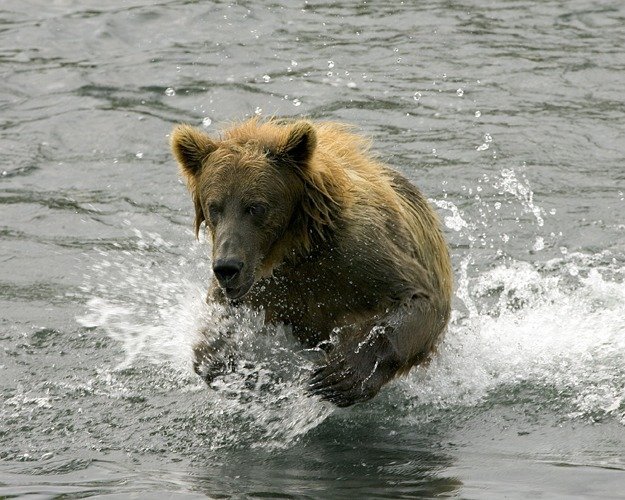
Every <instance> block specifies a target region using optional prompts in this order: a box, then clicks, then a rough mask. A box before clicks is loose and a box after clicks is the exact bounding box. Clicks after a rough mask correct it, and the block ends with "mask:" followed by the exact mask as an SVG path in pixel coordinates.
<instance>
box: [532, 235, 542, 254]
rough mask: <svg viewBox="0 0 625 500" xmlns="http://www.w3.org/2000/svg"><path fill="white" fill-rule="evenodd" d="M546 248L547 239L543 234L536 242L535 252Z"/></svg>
mask: <svg viewBox="0 0 625 500" xmlns="http://www.w3.org/2000/svg"><path fill="white" fill-rule="evenodd" d="M544 248H545V240H544V238H543V237H542V236H538V237H537V238H536V241H535V242H534V246H533V249H534V251H535V252H540V251H541V250H543V249H544Z"/></svg>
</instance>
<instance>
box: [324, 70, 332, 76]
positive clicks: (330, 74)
mask: <svg viewBox="0 0 625 500" xmlns="http://www.w3.org/2000/svg"><path fill="white" fill-rule="evenodd" d="M333 74H334V73H332V71H328V72H327V73H326V75H327V76H332V75H333Z"/></svg>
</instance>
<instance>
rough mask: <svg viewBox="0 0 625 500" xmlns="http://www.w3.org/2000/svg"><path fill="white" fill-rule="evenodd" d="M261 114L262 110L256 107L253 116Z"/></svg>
mask: <svg viewBox="0 0 625 500" xmlns="http://www.w3.org/2000/svg"><path fill="white" fill-rule="evenodd" d="M262 112H263V108H261V107H259V106H256V109H255V110H254V114H255V115H257V116H258V115H260V114H261V113H262Z"/></svg>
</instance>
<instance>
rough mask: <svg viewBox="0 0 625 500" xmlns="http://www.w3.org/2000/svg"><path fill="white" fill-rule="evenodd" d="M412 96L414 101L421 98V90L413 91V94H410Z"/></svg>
mask: <svg viewBox="0 0 625 500" xmlns="http://www.w3.org/2000/svg"><path fill="white" fill-rule="evenodd" d="M412 98H413V99H414V100H415V101H418V100H419V99H421V92H415V93H414V95H413V96H412Z"/></svg>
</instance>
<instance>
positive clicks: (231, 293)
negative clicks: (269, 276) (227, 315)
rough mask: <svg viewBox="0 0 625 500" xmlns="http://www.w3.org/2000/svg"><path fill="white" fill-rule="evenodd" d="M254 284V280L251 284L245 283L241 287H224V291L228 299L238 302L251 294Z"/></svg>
mask: <svg viewBox="0 0 625 500" xmlns="http://www.w3.org/2000/svg"><path fill="white" fill-rule="evenodd" d="M253 284H254V281H253V280H252V281H250V282H249V283H244V284H242V285H239V286H225V287H222V290H223V292H224V294H225V295H226V297H227V298H228V299H230V300H236V299H240V298H241V297H243V296H244V295H245V294H246V293H247V292H249V291H250V288H252V285H253Z"/></svg>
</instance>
